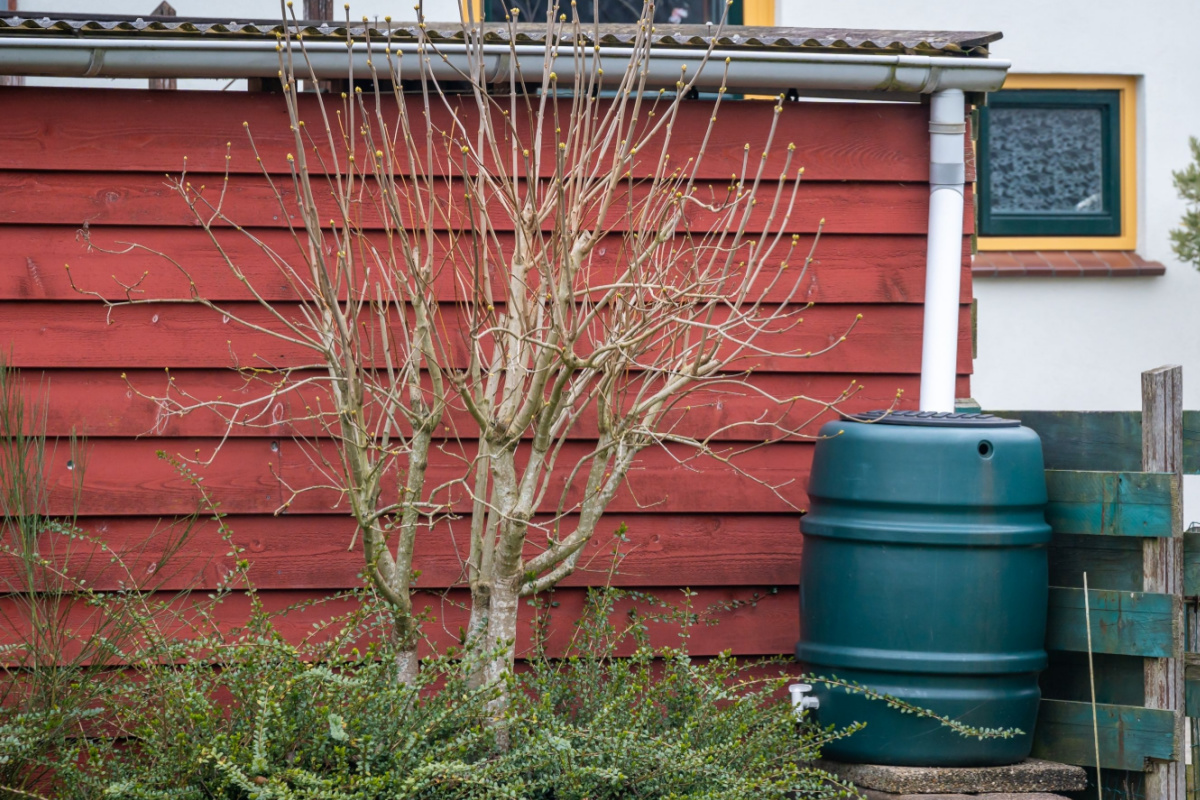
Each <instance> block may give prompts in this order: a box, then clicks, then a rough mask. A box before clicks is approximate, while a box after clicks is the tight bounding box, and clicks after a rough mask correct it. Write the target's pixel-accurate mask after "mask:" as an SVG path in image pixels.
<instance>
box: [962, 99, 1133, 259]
mask: <svg viewBox="0 0 1200 800" xmlns="http://www.w3.org/2000/svg"><path fill="white" fill-rule="evenodd" d="M996 108H1053V109H1061V108H1094V109H1097V110H1099V111H1100V120H1101V140H1100V147H1101V172H1102V178H1101V188H1102V191H1103V193H1104V205H1105V210H1104V212H1103V213H1100V214H1095V213H1089V214H1083V213H1071V212H1044V211H1039V212H1027V213H1026V212H1003V213H1001V212H994V211H993V210H992V205H991V202H990V197H991V190H992V168H991V163H990V162H991V157H990V156H991V140H990V135H991V131H990V127H989V122H988V116H989V113H990V112H991V111H992V110H993V109H996ZM977 153H978V155H977V162H978V163H977V167H978V170H977V172H978V174H977V184H978V190H979V198H978V208H979V235H980V236H1119V235H1121V208H1122V205H1121V93H1120V92H1119V91H1117V90H1109V89H1097V90H1077V89H1012V90H1008V91H999V92H994V93H992V94H990V95H988V100H987V106H985V107H984V108H983V109H981V111H980V115H979V142H978V148H977Z"/></svg>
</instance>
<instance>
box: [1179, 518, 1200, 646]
mask: <svg viewBox="0 0 1200 800" xmlns="http://www.w3.org/2000/svg"><path fill="white" fill-rule="evenodd" d="M1183 594H1184V596H1186V597H1192V598H1194V597H1197V596H1200V532H1195V531H1190V532H1189V531H1185V532H1184V534H1183ZM1192 641H1193V642H1196V644H1194V645H1192V649H1193V650H1195V649H1198V648H1200V639H1193V640H1192Z"/></svg>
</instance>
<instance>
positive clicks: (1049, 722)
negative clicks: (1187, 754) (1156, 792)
mask: <svg viewBox="0 0 1200 800" xmlns="http://www.w3.org/2000/svg"><path fill="white" fill-rule="evenodd" d="M1096 714H1097V723H1098V724H1097V725H1096V729H1098V730H1099V734H1100V767H1101V768H1102V769H1127V770H1135V771H1142V770H1145V769H1146V760H1147V759H1151V758H1153V759H1162V760H1169V759H1170V758H1171V757H1172V754H1173V752H1174V747H1175V718H1174V712H1172V711H1166V710H1163V709H1153V708H1139V707H1137V706H1119V705H1107V704H1103V705H1102V704H1097V706H1096ZM1033 757H1034V758H1043V759H1046V760H1048V761H1058V762H1059V763H1062V764H1077V765H1080V766H1086V767H1094V766H1096V746H1095V739H1094V736H1093V726H1092V706H1091V704H1090V703H1076V702H1071V701H1067V700H1043V701H1042V704H1041V706H1040V708H1039V710H1038V722H1037V727H1036V728H1035V729H1034V735H1033Z"/></svg>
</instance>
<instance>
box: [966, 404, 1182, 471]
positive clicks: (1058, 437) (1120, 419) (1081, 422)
mask: <svg viewBox="0 0 1200 800" xmlns="http://www.w3.org/2000/svg"><path fill="white" fill-rule="evenodd" d="M987 413H989V414H996V415H999V416H1002V417H1010V418H1012V419H1019V420H1021V422H1022V424H1024V425H1025V426H1026V427H1029V428H1033V429H1034V430H1035V431H1037V432H1038V433H1039V434H1041V437H1042V449H1043V451H1044V453H1045V456H1046V468H1047V469H1106V470H1113V471H1114V472H1137V471H1139V470H1141V469H1142V413H1141V412H1140V411H991V410H988V412H987ZM1183 472H1184V474H1185V475H1200V411H1184V412H1183Z"/></svg>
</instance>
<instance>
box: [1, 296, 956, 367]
mask: <svg viewBox="0 0 1200 800" xmlns="http://www.w3.org/2000/svg"><path fill="white" fill-rule="evenodd" d="M222 308H223V309H224V310H226V311H227V312H228V314H227V316H228V319H226V318H224V317H223V316H222V315H221V314H218V313H216V312H213V311H209V310H207V309H205V308H202V307H199V306H193V305H178V304H176V305H171V304H164V305H160V304H150V305H143V306H131V307H125V308H119V309H115V310H113V311H112V313H111V315H110V314H107V313H106V310H105V309H104V308H103V307H102V306H100V305H99V304H81V303H0V352H4V353H7V354H11V358H12V364H13V366H17V367H21V368H27V367H31V368H39V369H40V368H54V367H70V368H98V367H108V368H115V369H135V368H162V367H178V368H184V367H190V368H211V367H218V368H228V367H231V366H234V365H235V364H241V365H247V366H253V367H267V366H271V367H283V366H292V367H297V366H305V365H311V364H314V363H315V361H316V359H315V358H314V354H313V353H312V352H311V351H309V350H307V349H305V348H302V347H300V346H297V345H294V344H289V343H285V342H281V341H280V340H278V339H276V338H274V337H272V336H270V335H267V334H262V333H257V332H255V331H253V330H251V329H249V328H248V327H246V326H243V325H239V324H238V323H237V322H236V321H234V320H235V319H243V320H245V321H247V322H248V323H252V324H256V325H262V326H264V327H268V328H278V326H279V323H278V322H277V321H275V320H273V319H272V318H271V317H270V315H269V314H268V313H267V312H266V311H265V310H263V309H262V308H260V307H257V306H255V305H253V304H248V303H229V304H224V305H223V306H222ZM279 311H280V313H282V314H284V315H285V316H286V317H287V318H289V319H299V311H298V309H296V308H295V307H289V306H283V307H280V308H279ZM859 314H861V315H862V319H861V320H857V316H858V315H859ZM969 315H970V307H969V306H962V307H960V319H961V320H962V324H961V325H960V326H959V348H958V364H959V372H960V373H962V374H967V373H969V372H970V371H971V348H970V326H969V325H968V324H967V321H968V320H969ZM923 317H924V314H923V311H922V308H921V306H916V305H896V306H854V305H846V306H841V305H822V306H816V307H814V308H812V309H810V310H809V311H807V312H805V313H804V316H803V320H804V321H803V324H800V325H797V326H795V327H794V328H793V329H792V330H789V331H787V332H786V333H782V334H779V335H778V336H777V337H776V338H775V339H773V340H772V343H771V348H772V349H773V350H775V352H777V353H787V352H793V353H795V354H796V357H780V356H772V357H757V356H756V357H754V358H747V359H744V360H740V361H739V362H738V363H737V364H736V365H733V367H732V368H733V369H737V370H745V369H753V370H754V371H767V372H775V371H780V372H825V373H840V374H852V375H858V374H868V373H887V374H896V373H918V372H920V369H921V347H920V341H921V336H922V324H923ZM460 318H461V316H460V313H459V311H458V309H457V308H456V307H453V306H443V318H442V320H441V321H440V322H439V323H438V324H444V325H446V326H447V329H448V330H455V329H456V327H455V326H456V325H457V324H458V323H457V320H458V319H460ZM852 325H853V326H854V328H853V330H852V331H851V330H850V328H851V326H852ZM843 335H845V336H846V340H845V341H844V342H840V343H839V338H840V337H842V336H843ZM447 338H448V341H447V345H448V347H450V348H454V349H452V350H451V355H452V357H456V358H458V359H459V360H458V362H457V364H456V365H457V366H465V364H466V356H465V355H464V350H463V342H462V340H461V339H456V338H455V337H453V336H451V337H447ZM833 345H836V346H835V347H834V348H833V350H831V351H829V352H827V353H824V354H822V355H818V356H815V357H812V358H806V357H804V355H803V354H804V353H806V352H813V353H819V352H820V351H822V350H824V349H826V348H828V347H830V346H833ZM455 350H457V352H455Z"/></svg>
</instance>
